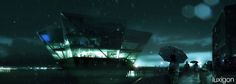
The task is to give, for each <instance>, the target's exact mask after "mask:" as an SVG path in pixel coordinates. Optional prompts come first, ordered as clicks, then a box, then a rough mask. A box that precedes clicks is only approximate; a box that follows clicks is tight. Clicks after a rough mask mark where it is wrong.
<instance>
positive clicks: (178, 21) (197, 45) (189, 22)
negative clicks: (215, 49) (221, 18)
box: [0, 0, 236, 65]
mask: <svg viewBox="0 0 236 84" xmlns="http://www.w3.org/2000/svg"><path fill="white" fill-rule="evenodd" d="M204 1H205V2H204ZM207 1H219V0H64V1H63V0H5V1H1V2H0V10H1V13H0V25H1V27H0V28H1V31H0V63H2V65H4V64H10V65H28V64H53V63H54V62H53V59H52V57H51V56H50V54H49V53H48V52H47V50H46V48H45V47H44V46H43V44H42V43H41V42H40V41H39V39H38V38H37V36H36V34H35V32H36V31H38V30H40V29H41V28H43V27H44V26H46V25H48V24H52V23H53V22H55V21H56V20H57V18H58V14H59V13H58V12H60V11H64V12H74V13H81V14H88V15H93V16H102V17H112V18H119V19H124V20H127V26H128V28H132V29H136V30H142V31H148V32H152V33H153V36H152V38H151V39H150V41H149V43H148V44H147V46H146V48H145V51H144V52H143V55H147V54H153V53H154V54H156V53H157V51H158V49H159V47H160V46H163V45H174V46H177V47H179V48H181V49H183V50H184V51H186V52H188V53H191V52H208V51H211V29H212V26H213V25H214V23H215V21H216V19H217V17H218V15H219V13H220V11H221V9H222V8H223V6H224V5H226V4H233V3H235V2H236V1H234V0H222V1H219V3H218V4H215V5H214V4H213V5H211V4H207V3H206V2H207ZM223 1H224V2H223ZM199 4H201V5H202V4H203V5H204V6H207V7H210V9H211V11H212V12H211V14H210V16H209V17H207V18H202V17H200V18H199V17H197V16H194V15H193V14H192V12H191V10H190V9H191V7H192V8H194V7H195V8H196V7H197V6H199ZM185 7H186V8H187V11H185ZM188 9H189V10H188ZM198 12H199V11H198ZM206 12H207V11H206V10H205V9H204V7H203V9H202V10H200V15H201V14H203V16H204V14H207V13H206Z"/></svg>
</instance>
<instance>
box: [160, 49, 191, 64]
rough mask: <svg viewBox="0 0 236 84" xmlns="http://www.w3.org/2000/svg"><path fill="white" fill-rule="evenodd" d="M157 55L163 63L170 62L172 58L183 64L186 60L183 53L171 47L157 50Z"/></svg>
mask: <svg viewBox="0 0 236 84" xmlns="http://www.w3.org/2000/svg"><path fill="white" fill-rule="evenodd" d="M159 55H160V56H161V57H162V58H163V60H164V61H168V62H171V61H172V60H173V58H174V59H175V61H176V62H177V63H183V62H185V60H186V59H187V58H188V57H187V55H186V54H185V53H184V51H182V50H180V49H178V48H176V47H173V46H164V47H161V48H160V50H159Z"/></svg>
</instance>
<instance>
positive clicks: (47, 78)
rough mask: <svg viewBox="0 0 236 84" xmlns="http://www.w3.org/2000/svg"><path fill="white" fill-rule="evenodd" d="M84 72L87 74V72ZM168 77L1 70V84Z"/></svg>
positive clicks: (121, 82)
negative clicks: (79, 74) (78, 74)
mask: <svg viewBox="0 0 236 84" xmlns="http://www.w3.org/2000/svg"><path fill="white" fill-rule="evenodd" d="M83 73H84V74H86V72H83ZM87 74H89V73H87ZM90 74H91V73H90ZM167 79H168V77H167V76H166V75H160V76H156V77H118V76H109V77H108V76H102V75H100V76H89V75H86V76H74V75H73V74H71V73H70V72H67V71H63V70H16V71H9V72H0V84H168V80H167ZM165 80H166V81H165ZM160 81H162V83H160Z"/></svg>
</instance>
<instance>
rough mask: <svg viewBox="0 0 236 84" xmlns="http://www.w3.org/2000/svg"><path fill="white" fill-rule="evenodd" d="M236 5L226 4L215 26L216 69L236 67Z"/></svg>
mask: <svg viewBox="0 0 236 84" xmlns="http://www.w3.org/2000/svg"><path fill="white" fill-rule="evenodd" d="M235 9H236V5H230V6H226V7H225V8H224V9H223V11H222V12H221V14H220V16H219V19H218V21H217V22H216V24H215V25H214V28H213V36H212V38H213V39H212V41H213V43H212V48H213V49H212V50H213V52H212V55H213V56H212V57H213V68H214V70H216V71H222V70H224V71H225V70H233V69H236V31H235V30H236V10H235Z"/></svg>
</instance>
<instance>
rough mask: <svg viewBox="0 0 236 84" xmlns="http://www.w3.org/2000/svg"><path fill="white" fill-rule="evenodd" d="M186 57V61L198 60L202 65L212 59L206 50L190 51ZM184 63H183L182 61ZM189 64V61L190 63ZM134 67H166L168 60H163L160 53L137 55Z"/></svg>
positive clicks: (209, 52)
mask: <svg viewBox="0 0 236 84" xmlns="http://www.w3.org/2000/svg"><path fill="white" fill-rule="evenodd" d="M187 56H188V59H187V60H186V61H188V62H190V61H193V60H195V61H199V65H200V66H202V65H203V64H204V63H206V62H207V61H212V54H211V51H206V52H191V53H187ZM183 64H184V63H183ZM190 64H191V63H190ZM134 65H135V66H136V67H155V66H160V67H168V66H169V62H166V61H164V60H163V59H162V58H161V56H160V55H158V54H153V55H142V56H139V57H138V58H137V60H136V62H135V64H134Z"/></svg>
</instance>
